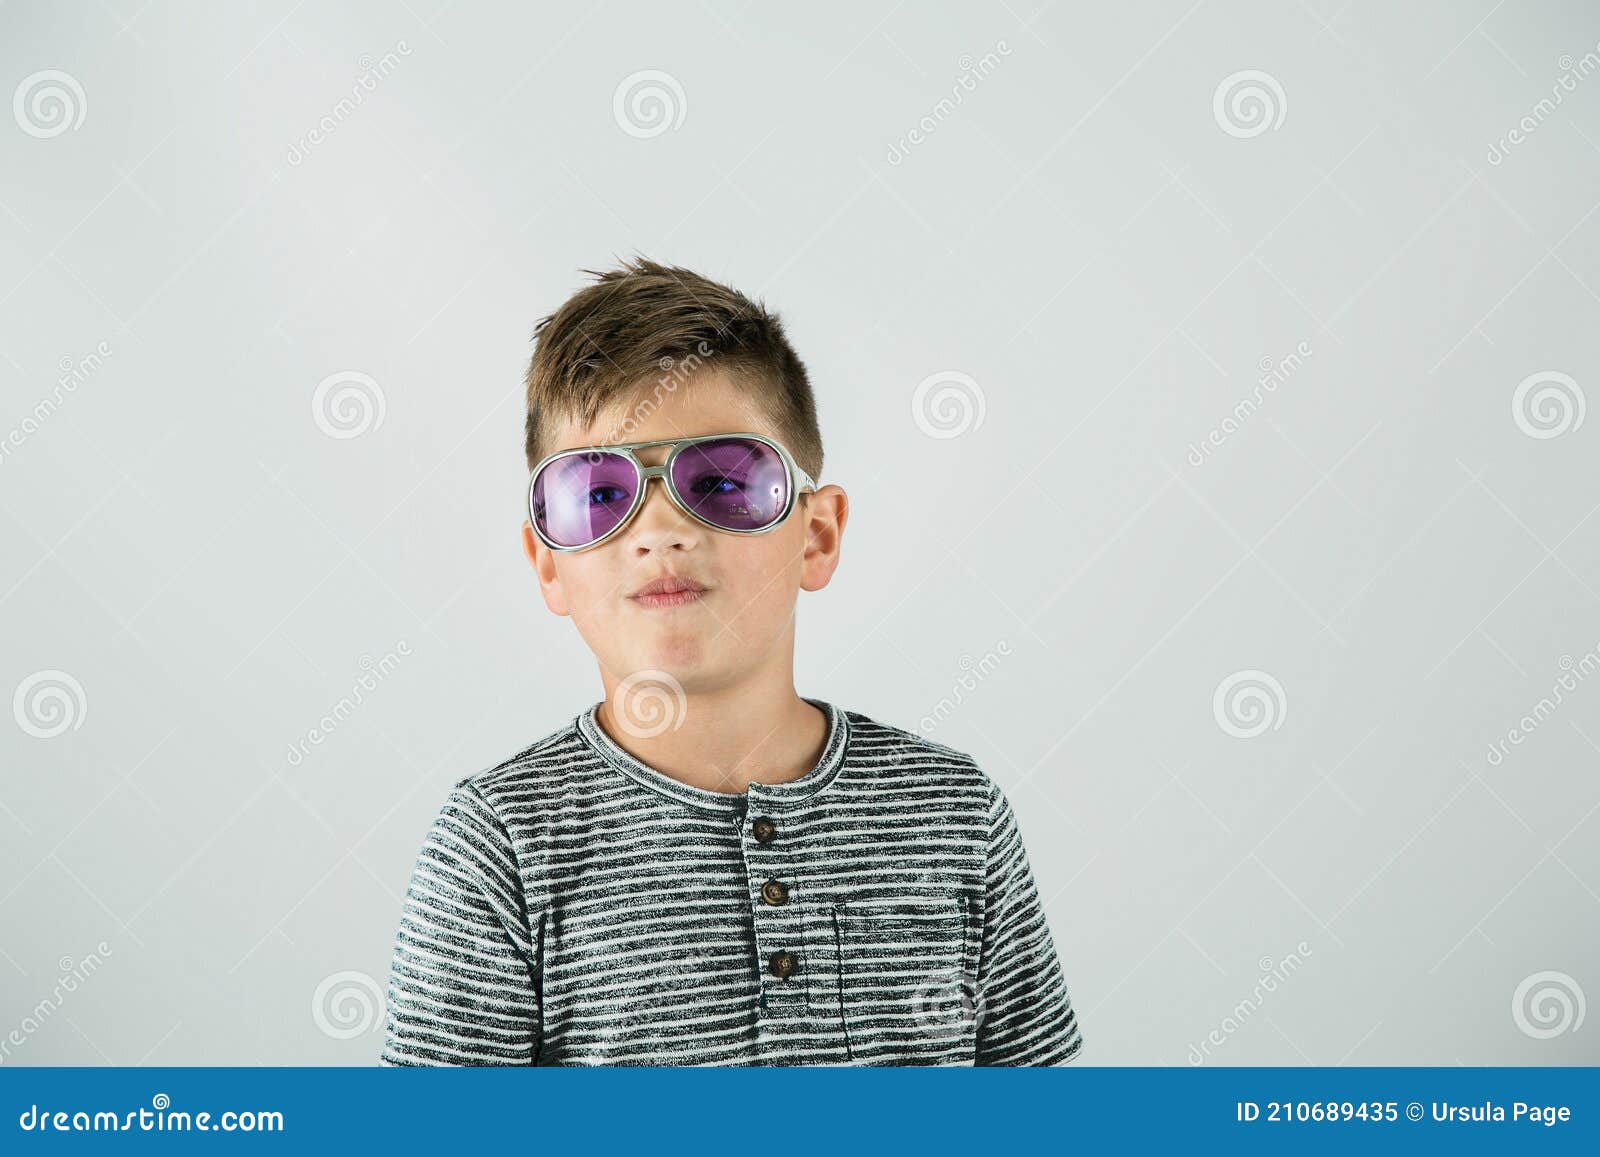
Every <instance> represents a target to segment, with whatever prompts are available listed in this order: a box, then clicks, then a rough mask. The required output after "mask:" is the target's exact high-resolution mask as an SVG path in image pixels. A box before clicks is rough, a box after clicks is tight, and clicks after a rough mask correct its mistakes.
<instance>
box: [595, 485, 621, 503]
mask: <svg viewBox="0 0 1600 1157" xmlns="http://www.w3.org/2000/svg"><path fill="white" fill-rule="evenodd" d="M627 498H628V494H627V491H625V490H623V489H622V487H620V486H595V487H591V488H590V490H589V505H590V506H607V505H609V504H611V503H613V502H626V501H627Z"/></svg>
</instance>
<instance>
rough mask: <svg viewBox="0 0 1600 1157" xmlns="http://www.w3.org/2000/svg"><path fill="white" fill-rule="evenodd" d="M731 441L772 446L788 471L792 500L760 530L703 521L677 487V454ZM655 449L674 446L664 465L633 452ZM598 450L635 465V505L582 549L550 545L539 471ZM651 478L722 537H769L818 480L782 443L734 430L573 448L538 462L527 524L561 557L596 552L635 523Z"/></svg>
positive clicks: (530, 487)
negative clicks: (537, 510)
mask: <svg viewBox="0 0 1600 1157" xmlns="http://www.w3.org/2000/svg"><path fill="white" fill-rule="evenodd" d="M728 438H749V439H751V440H752V441H755V442H760V443H761V444H762V445H764V446H770V447H772V449H773V450H775V451H776V452H777V455H778V458H779V459H780V460H781V461H782V462H783V467H784V469H785V470H786V471H788V475H789V497H788V501H786V502H785V503H784V506H783V512H782V513H781V514H779V515H778V517H777V518H774V519H773V520H772V521H771V522H770V523H768V524H767V525H766V526H763V527H761V528H760V529H758V530H730V529H728V528H727V527H726V526H718V525H717V524H716V523H714V522H711V521H710V520H708V519H705V518H702V517H701V516H700V515H699V514H697V513H695V511H694V510H693V509H692V508H691V507H690V505H689V503H687V502H686V501H684V498H683V495H681V494H679V493H678V487H677V485H676V484H675V483H674V482H673V481H672V464H673V463H674V462H675V461H677V458H678V455H679V454H681V453H683V451H684V450H685V449H687V448H688V447H690V446H695V445H698V444H700V443H702V442H721V441H724V440H726V439H728ZM654 446H671V447H672V450H671V451H670V452H669V453H668V454H667V457H666V460H665V461H663V462H662V463H661V465H659V466H646V465H645V464H644V463H643V462H641V461H639V456H638V455H637V454H635V453H634V451H635V450H648V449H650V448H651V447H654ZM596 450H602V451H605V452H606V453H611V454H621V455H622V456H623V457H625V458H628V459H629V460H631V461H632V462H633V468H634V471H635V472H636V473H637V474H638V476H639V485H638V486H637V487H636V488H635V490H634V493H633V505H632V506H630V507H628V513H626V514H624V515H623V516H622V518H621V520H620V521H618V523H617V525H616V526H614V527H612V528H611V529H610V530H608V531H606V533H605V534H603V535H601V536H600V537H599V538H597V539H595V540H594V541H593V542H586V543H584V544H583V545H582V546H562V545H560V544H559V543H555V542H551V541H550V539H549V538H548V537H546V535H545V533H544V532H543V531H542V530H540V529H539V520H538V519H537V518H535V517H534V512H533V487H534V484H535V483H536V482H538V480H539V472H540V471H542V470H543V469H544V468H545V467H546V466H548V465H550V463H552V462H554V461H556V460H557V459H560V458H570V457H572V456H573V455H574V454H589V453H592V452H594V451H596ZM652 478H659V479H661V484H662V485H663V486H665V487H666V490H667V495H668V497H669V498H671V499H672V503H673V505H674V506H676V507H677V508H678V509H679V510H681V511H683V512H684V513H685V514H687V515H688V516H689V517H690V518H692V519H694V520H695V521H696V522H699V523H701V524H702V525H704V526H709V527H710V528H711V529H712V530H720V531H721V532H722V533H723V534H770V533H771V532H772V531H774V530H777V529H778V527H780V526H782V525H783V524H784V523H785V522H787V521H788V519H789V515H790V514H792V513H794V508H795V505H796V503H798V502H799V501H800V495H801V494H804V493H805V492H806V491H808V490H809V491H815V490H816V489H817V483H816V481H815V480H814V479H813V478H812V477H811V475H809V474H807V473H806V472H805V471H804V470H802V469H801V468H800V466H799V464H798V463H797V462H795V460H794V456H793V455H792V454H790V453H789V450H788V448H787V447H786V446H784V444H783V443H782V442H779V441H777V440H776V439H774V438H769V437H767V436H766V435H765V434H757V433H755V432H754V431H750V430H735V431H733V432H731V433H727V434H701V435H697V436H696V437H693V438H658V439H656V440H655V441H653V442H617V443H613V444H611V445H599V446H574V447H572V448H571V449H569V450H557V451H556V452H555V453H554V454H547V455H546V456H545V457H543V458H541V459H539V461H538V462H537V463H535V465H534V467H533V470H532V471H531V472H530V473H529V474H528V525H529V526H531V527H532V528H533V533H534V534H536V535H538V536H539V541H540V542H542V543H544V544H545V546H546V547H548V548H549V549H551V550H553V551H557V552H559V553H562V554H574V553H576V552H578V551H580V550H593V549H594V548H595V547H597V546H599V545H600V544H601V543H603V542H605V541H606V540H607V539H609V538H610V537H611V536H612V535H614V534H616V533H618V532H619V531H620V530H622V528H623V527H625V526H627V525H628V523H630V522H632V521H633V516H634V515H636V514H638V513H639V508H640V507H641V506H643V505H644V500H645V496H646V495H647V494H648V492H649V489H650V479H652Z"/></svg>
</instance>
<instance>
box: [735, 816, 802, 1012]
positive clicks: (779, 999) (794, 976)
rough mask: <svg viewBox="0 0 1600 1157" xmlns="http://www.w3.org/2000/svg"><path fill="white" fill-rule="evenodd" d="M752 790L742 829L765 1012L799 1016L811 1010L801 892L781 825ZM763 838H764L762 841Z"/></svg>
mask: <svg viewBox="0 0 1600 1157" xmlns="http://www.w3.org/2000/svg"><path fill="white" fill-rule="evenodd" d="M758 787H759V785H756V784H752V785H751V787H750V796H751V798H750V800H749V808H748V811H747V816H749V817H750V818H748V819H747V820H746V821H745V823H744V824H743V825H742V828H741V832H742V844H743V851H744V858H745V867H746V869H747V871H748V872H749V874H750V884H751V908H752V915H753V918H754V923H755V932H756V946H757V951H758V954H759V957H760V960H761V965H762V969H761V993H762V1009H763V1011H764V1012H765V1013H767V1014H768V1015H772V1016H796V1015H799V1014H801V1013H803V1012H804V1010H805V1009H806V1007H807V1003H808V1002H807V990H808V989H809V988H810V985H811V976H810V954H809V952H808V951H807V950H806V944H805V928H804V914H805V910H804V906H803V892H802V891H797V890H796V888H795V879H794V875H793V873H792V872H791V871H790V870H789V862H790V856H789V850H788V849H787V848H786V847H784V845H783V840H782V837H781V835H780V832H781V830H782V826H783V825H782V823H781V822H780V821H779V820H778V819H777V818H775V817H773V816H771V815H769V814H768V813H767V812H766V810H765V803H764V801H761V800H760V799H759V796H758V794H757V789H758ZM763 836H764V837H765V838H762V837H763Z"/></svg>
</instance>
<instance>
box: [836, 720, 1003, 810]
mask: <svg viewBox="0 0 1600 1157" xmlns="http://www.w3.org/2000/svg"><path fill="white" fill-rule="evenodd" d="M845 717H846V718H847V719H848V720H849V722H850V752H851V755H852V757H853V758H854V759H855V760H856V761H857V762H859V763H861V764H864V765H873V764H884V763H893V764H895V765H897V766H899V767H902V768H905V769H907V770H910V771H926V772H931V773H937V774H938V775H939V776H940V777H941V778H945V779H947V780H948V779H951V778H953V779H954V780H956V781H957V782H962V783H965V784H966V785H968V786H973V787H981V788H982V789H984V790H985V791H991V790H993V789H994V787H995V784H994V781H993V780H992V779H990V777H989V775H988V773H987V772H986V771H985V770H984V768H983V764H982V763H981V762H980V761H979V760H978V759H977V758H976V757H975V756H973V755H972V754H971V753H969V752H966V751H962V750H960V749H959V748H955V747H951V746H949V745H948V744H944V743H940V742H938V741H937V740H933V739H929V738H928V737H927V736H926V735H923V734H920V733H918V732H916V731H910V730H907V729H906V728H904V727H897V726H895V725H894V724H892V723H885V722H883V721H882V720H880V719H877V718H875V717H873V716H871V715H868V714H866V713H865V712H863V711H856V710H851V709H848V708H847V709H845Z"/></svg>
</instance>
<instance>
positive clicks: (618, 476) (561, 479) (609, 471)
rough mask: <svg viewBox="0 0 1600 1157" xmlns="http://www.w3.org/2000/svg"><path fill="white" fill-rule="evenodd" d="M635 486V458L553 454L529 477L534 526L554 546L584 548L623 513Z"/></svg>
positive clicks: (601, 453)
mask: <svg viewBox="0 0 1600 1157" xmlns="http://www.w3.org/2000/svg"><path fill="white" fill-rule="evenodd" d="M638 485H639V476H638V474H637V473H636V472H635V471H634V468H633V462H632V461H631V460H629V459H628V458H627V457H625V456H624V455H622V454H611V453H608V452H606V451H603V450H591V451H589V452H588V453H584V454H569V455H567V456H566V457H565V458H557V459H556V460H555V461H554V462H550V463H548V464H547V465H546V466H545V467H544V469H542V470H540V471H539V476H538V477H537V478H535V479H534V480H533V490H532V496H533V502H532V506H533V509H532V514H533V520H534V524H535V525H536V526H537V527H538V529H539V531H540V533H541V534H543V535H544V536H545V537H546V538H548V539H549V540H550V541H551V542H554V543H555V544H556V545H557V546H572V547H575V546H587V545H588V544H589V543H591V542H595V541H597V540H598V539H601V538H603V537H605V536H606V535H607V534H609V533H611V531H613V530H615V529H616V527H617V524H618V523H620V522H621V521H622V520H623V519H624V518H625V517H627V514H628V510H629V508H630V507H631V506H632V505H633V497H634V493H635V491H636V490H637V488H638Z"/></svg>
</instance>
